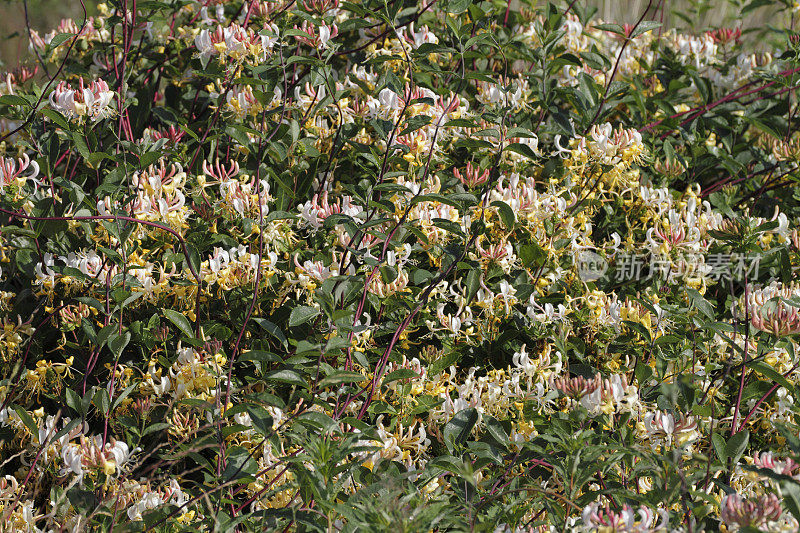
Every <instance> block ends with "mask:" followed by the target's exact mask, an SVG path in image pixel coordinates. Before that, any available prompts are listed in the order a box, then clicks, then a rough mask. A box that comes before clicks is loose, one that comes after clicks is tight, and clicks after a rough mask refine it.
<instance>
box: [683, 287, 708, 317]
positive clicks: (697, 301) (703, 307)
mask: <svg viewBox="0 0 800 533" xmlns="http://www.w3.org/2000/svg"><path fill="white" fill-rule="evenodd" d="M686 294H688V295H689V299H690V300H691V301H692V304H693V305H694V307H696V308H697V310H698V311H700V312H701V313H703V314H704V315H705V316H707V317H708V318H712V319H713V318H715V315H714V308H713V307H712V306H711V304H710V303H709V302H708V300H706V299H705V298H703V295H702V294H700V293H699V292H697V290H695V289H691V288H687V289H686Z"/></svg>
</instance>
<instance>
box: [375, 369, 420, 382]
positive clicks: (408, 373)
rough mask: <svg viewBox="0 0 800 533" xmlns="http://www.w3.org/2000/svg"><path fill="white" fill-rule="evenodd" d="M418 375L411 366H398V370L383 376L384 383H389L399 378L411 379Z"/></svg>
mask: <svg viewBox="0 0 800 533" xmlns="http://www.w3.org/2000/svg"><path fill="white" fill-rule="evenodd" d="M416 377H418V376H417V373H416V372H414V371H413V370H411V369H410V368H398V369H397V370H394V371H392V372H389V373H388V374H386V376H385V377H384V378H383V384H384V385H388V384H389V383H392V382H393V381H397V380H399V379H411V378H416Z"/></svg>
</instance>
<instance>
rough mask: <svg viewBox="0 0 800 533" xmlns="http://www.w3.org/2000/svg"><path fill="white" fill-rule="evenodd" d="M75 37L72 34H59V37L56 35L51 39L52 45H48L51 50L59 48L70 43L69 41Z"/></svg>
mask: <svg viewBox="0 0 800 533" xmlns="http://www.w3.org/2000/svg"><path fill="white" fill-rule="evenodd" d="M73 37H74V34H72V33H59V34H58V35H56V36H54V37H53V38H52V39H50V43H48V44H49V45H50V48H55V47H57V46H59V45H60V44H62V43H64V42H66V41H68V40H69V39H72V38H73Z"/></svg>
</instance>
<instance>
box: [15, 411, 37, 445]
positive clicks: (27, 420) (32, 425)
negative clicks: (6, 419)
mask: <svg viewBox="0 0 800 533" xmlns="http://www.w3.org/2000/svg"><path fill="white" fill-rule="evenodd" d="M14 411H16V413H17V414H18V415H19V417H20V419H22V423H23V424H25V427H27V428H28V430H29V431H30V432H31V434H33V435H34V436H36V437H37V438H38V435H39V425H38V424H37V423H36V422H35V421H34V420H33V417H32V416H31V415H30V413H28V411H26V410H25V408H24V407H22V406H20V405H15V406H14Z"/></svg>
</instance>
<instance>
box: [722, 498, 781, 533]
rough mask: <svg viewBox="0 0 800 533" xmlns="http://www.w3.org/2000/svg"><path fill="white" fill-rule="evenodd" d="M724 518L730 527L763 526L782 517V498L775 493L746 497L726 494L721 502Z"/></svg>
mask: <svg viewBox="0 0 800 533" xmlns="http://www.w3.org/2000/svg"><path fill="white" fill-rule="evenodd" d="M720 507H722V520H723V521H724V522H725V524H726V525H727V526H728V527H734V528H737V529H738V527H746V526H749V527H753V528H761V527H764V526H766V525H767V524H769V523H770V522H776V521H777V520H778V519H779V518H780V517H781V500H780V498H778V496H776V495H775V494H766V495H763V496H760V497H756V498H753V499H745V498H743V497H742V496H741V495H739V494H729V495H726V496H725V497H724V498H723V499H722V502H721V504H720Z"/></svg>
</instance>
